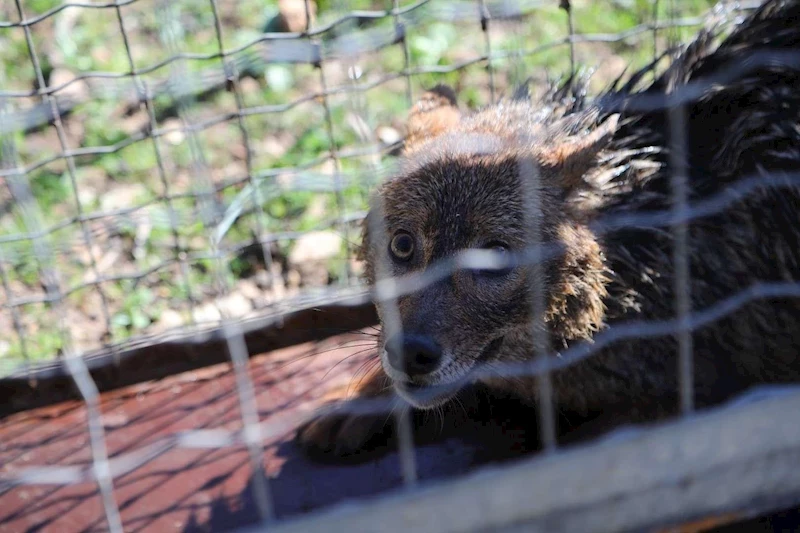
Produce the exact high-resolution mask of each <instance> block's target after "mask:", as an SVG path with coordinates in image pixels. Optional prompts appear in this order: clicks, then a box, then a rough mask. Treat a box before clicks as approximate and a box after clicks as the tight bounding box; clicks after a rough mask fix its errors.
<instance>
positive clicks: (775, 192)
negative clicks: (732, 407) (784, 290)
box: [299, 0, 800, 455]
mask: <svg viewBox="0 0 800 533" xmlns="http://www.w3.org/2000/svg"><path fill="white" fill-rule="evenodd" d="M798 45H800V2H798V1H797V0H768V1H767V2H765V4H763V5H762V6H761V7H760V8H759V9H758V10H757V11H756V12H755V13H753V14H752V15H750V16H749V17H748V18H746V19H745V20H744V21H743V22H741V23H740V24H739V25H737V26H736V27H735V28H734V30H733V31H732V32H731V34H730V35H729V36H728V37H727V38H725V39H724V40H723V41H722V42H721V43H719V42H718V37H717V31H716V29H714V28H711V29H708V30H706V31H703V32H702V33H701V34H700V35H699V36H698V37H697V39H696V40H695V41H694V42H693V43H691V44H690V45H689V46H688V47H687V48H685V49H684V50H683V51H682V52H681V53H680V54H679V55H678V56H677V57H676V58H675V59H674V61H673V63H672V65H671V66H670V68H669V69H668V70H667V71H666V72H665V73H664V74H662V75H661V76H660V77H658V78H657V79H656V80H655V81H654V82H652V84H650V85H649V86H647V87H644V88H641V87H639V85H641V79H642V78H643V77H644V75H645V74H649V73H650V72H651V71H652V69H653V68H654V66H651V67H648V68H646V69H644V70H643V71H640V72H639V73H637V74H634V75H633V76H631V77H630V79H629V81H628V82H626V83H624V84H623V83H621V82H619V81H618V82H617V83H615V84H614V86H613V87H612V88H611V89H610V90H608V91H607V92H605V93H603V94H601V95H599V96H597V97H596V98H594V99H592V101H591V102H589V101H587V100H586V99H585V98H584V97H583V96H582V94H583V88H582V87H581V86H580V83H579V82H578V81H576V80H574V79H572V80H570V82H568V83H567V84H566V85H565V86H562V87H560V88H557V89H553V90H551V91H550V92H549V93H548V94H547V95H546V96H545V97H544V98H543V99H542V100H541V101H537V102H533V101H531V99H530V98H529V97H527V95H526V92H525V91H519V92H518V93H517V94H516V95H514V97H513V98H510V99H506V100H503V101H500V102H499V103H497V104H495V105H492V106H490V107H488V108H485V109H483V110H480V111H477V112H475V113H473V114H462V113H461V112H460V110H459V109H458V105H457V102H456V98H455V94H454V93H453V91H452V90H451V89H449V88H447V87H442V86H439V87H436V88H434V89H432V90H430V91H428V92H427V93H426V94H425V95H423V97H422V98H421V99H420V101H418V102H417V104H416V105H415V106H414V108H413V109H412V110H411V113H410V116H409V121H408V137H407V140H406V145H405V149H404V153H403V155H402V157H401V162H400V165H399V170H398V172H397V173H396V174H395V175H394V176H393V177H392V178H391V179H389V180H387V181H386V182H384V183H383V184H382V185H381V186H380V187H379V188H378V190H377V191H376V192H375V195H376V202H375V205H378V206H380V208H379V209H373V211H372V212H370V214H369V216H368V218H367V221H366V223H365V230H364V244H363V255H364V258H365V260H366V264H367V269H366V275H367V278H368V281H370V282H371V283H374V282H375V281H376V280H377V279H378V277H380V276H385V275H391V276H405V275H409V274H413V273H419V272H424V271H426V269H429V268H430V267H431V266H433V265H436V264H438V263H440V262H441V261H445V260H447V259H448V258H453V257H455V256H456V255H457V254H459V253H460V252H463V251H464V250H473V249H486V250H491V251H492V252H494V256H496V257H500V258H501V259H502V258H503V257H510V258H519V257H522V254H524V253H525V251H526V250H530V249H532V247H536V246H539V247H540V248H541V249H548V250H551V252H552V253H549V254H544V255H543V260H542V261H540V262H539V263H538V264H531V263H530V261H528V262H525V261H512V260H509V261H508V262H506V263H503V265H505V266H502V267H501V268H498V269H483V270H480V269H466V268H465V269H456V270H454V271H452V272H451V273H450V274H449V275H447V276H445V277H443V278H441V279H437V280H436V281H434V282H433V283H431V284H427V285H424V286H422V287H421V288H419V289H418V290H416V291H413V292H410V293H405V294H402V295H400V296H399V297H398V298H397V299H396V302H395V303H396V307H390V306H389V303H387V302H377V303H376V306H377V309H378V314H379V316H380V317H381V320H382V323H383V325H384V327H383V329H382V335H381V338H380V339H379V341H378V346H377V348H378V350H377V354H376V357H379V358H380V359H381V365H380V368H378V369H377V370H376V371H375V372H374V373H373V375H371V376H370V377H369V379H366V380H364V383H363V385H362V386H361V390H360V394H361V395H364V396H371V395H379V394H397V395H399V396H400V397H402V398H403V399H404V400H405V401H406V402H408V403H409V404H411V405H412V406H413V407H415V408H416V409H420V410H425V409H430V408H433V407H439V406H441V405H443V404H445V403H447V402H448V401H450V400H451V399H452V397H453V396H454V395H456V394H458V393H459V390H461V388H462V385H463V384H464V383H467V382H470V381H480V382H481V383H482V384H483V385H484V386H485V387H486V388H488V389H489V390H491V391H497V392H498V393H502V394H503V395H510V396H512V397H514V398H516V399H517V400H518V401H519V403H520V404H522V405H527V406H531V407H533V406H535V405H536V402H537V400H538V398H539V392H540V391H539V388H538V387H539V385H538V383H539V382H538V381H537V379H536V378H535V377H533V376H525V375H513V376H507V375H503V373H502V368H503V366H504V365H506V364H507V363H520V362H526V361H530V360H532V358H534V357H536V356H537V353H538V352H540V351H541V350H542V349H549V350H550V351H552V352H554V353H555V354H556V356H557V355H558V354H559V353H561V352H563V351H565V350H568V349H569V348H571V347H574V346H578V345H580V344H582V343H592V342H593V339H594V338H595V337H596V335H597V334H598V332H601V331H603V330H606V329H608V328H613V327H614V326H615V324H620V323H624V322H627V321H631V320H642V321H666V320H672V319H674V318H675V316H676V307H675V301H676V292H675V281H676V276H677V271H676V265H675V262H674V260H673V258H674V253H673V252H674V246H675V242H674V237H673V235H674V234H673V233H672V232H671V231H670V227H669V226H668V225H663V224H661V225H657V224H654V223H649V222H643V223H636V224H634V225H625V226H622V227H612V228H610V229H608V230H606V231H600V230H599V229H598V228H600V226H599V225H598V223H599V222H600V221H602V220H605V219H607V218H608V217H612V218H613V217H614V216H624V215H634V214H647V213H653V212H669V210H670V209H671V207H672V190H673V189H672V182H671V179H672V176H673V174H674V173H675V172H684V173H685V175H686V178H687V182H686V183H687V188H688V191H687V192H688V199H689V202H690V203H695V202H698V201H702V200H703V199H704V198H708V197H709V196H713V195H717V194H720V193H723V192H724V191H726V190H729V188H731V187H734V186H736V184H737V183H741V182H742V180H745V179H750V180H752V179H756V180H758V179H763V180H766V179H767V178H768V177H770V176H772V177H773V178H774V177H775V176H790V175H792V173H795V172H797V171H798V170H800V70H799V69H798V68H797V67H798V65H794V66H792V65H789V64H786V63H785V62H781V61H776V60H774V59H773V60H771V61H761V62H758V61H757V58H756V56H754V58H755V59H753V60H752V68H748V69H743V70H742V71H741V72H739V73H738V74H737V75H736V76H733V77H732V78H729V79H726V80H724V81H722V82H719V83H712V81H713V76H715V75H717V74H718V73H719V72H721V71H723V70H724V69H726V68H727V69H729V68H731V67H735V66H737V65H741V59H742V57H743V54H748V53H753V54H765V53H766V54H769V53H774V52H786V51H791V50H793V49H794V50H795V51H797V52H800V49H798ZM796 57H800V53H799V54H798V56H796ZM697 87H700V91H699V93H697V94H695V95H694V96H692V97H691V98H687V99H686V100H685V101H683V103H682V108H681V110H680V112H681V113H682V116H683V119H684V120H683V123H684V124H683V125H684V126H685V128H684V129H683V131H682V134H683V135H684V137H683V139H682V140H683V148H682V153H681V154H679V155H680V157H678V158H671V157H670V156H671V153H670V151H671V150H674V148H673V141H674V139H673V138H672V137H671V135H670V126H671V120H674V119H675V116H676V115H672V116H671V115H670V110H669V109H668V108H667V107H666V105H665V103H666V100H667V98H668V97H669V95H671V94H672V93H674V94H677V95H680V94H681V92H682V90H685V89H687V88H692V89H693V90H697ZM654 97H655V98H657V97H661V105H657V106H646V105H643V104H642V103H643V102H649V101H653V98H654ZM648 98H649V100H648ZM672 155H674V154H672ZM675 161H683V164H684V167H685V168H678V167H675V166H674V162H675ZM764 183H765V184H764V185H763V186H756V187H755V188H754V189H752V190H750V191H749V192H747V194H741V195H740V196H738V197H736V199H735V200H733V201H731V202H730V203H729V204H727V205H726V206H725V208H724V209H722V210H719V211H716V212H713V213H710V214H709V213H705V214H704V215H703V216H701V217H697V218H692V219H691V220H690V221H689V222H688V227H687V240H686V244H687V245H686V260H687V261H688V272H689V276H688V290H689V294H690V305H691V308H692V309H693V310H704V309H708V308H710V307H712V306H714V305H715V304H718V303H719V302H721V301H722V300H724V299H725V298H727V297H730V296H731V295H733V294H735V293H738V292H740V291H742V290H744V289H747V288H748V287H751V286H752V285H753V284H754V283H757V282H768V283H769V282H786V281H798V280H800V209H798V208H800V186H798V185H796V184H797V183H800V181H796V182H794V183H795V185H792V184H791V183H789V182H787V183H784V184H783V185H782V186H780V187H771V186H767V184H766V181H765V182H764ZM532 287H540V289H539V290H538V291H537V290H532V289H531V288H532ZM537 298H538V300H537ZM537 302H538V304H537ZM389 320H392V321H395V322H399V324H397V326H398V327H395V328H391V327H387V326H388V321H389ZM394 330H396V331H394ZM544 339H546V342H543V340H544ZM691 341H692V346H691V347H692V350H693V365H694V367H693V375H694V380H693V391H692V393H693V397H694V399H695V401H696V403H697V405H698V406H699V407H704V406H708V405H712V404H714V403H718V402H721V401H723V400H725V399H726V398H729V397H730V396H732V395H734V394H736V393H739V392H741V391H743V390H745V389H746V388H748V387H750V386H752V385H754V384H758V383H780V382H792V381H800V362H798V359H797V357H798V349H800V299H795V298H791V297H788V296H771V297H764V298H753V299H750V300H748V301H745V302H744V303H742V304H741V305H738V306H736V307H735V309H732V310H730V312H728V313H726V314H725V315H724V316H722V317H721V318H718V319H716V320H713V321H710V322H708V323H704V324H701V325H700V326H699V327H696V328H694V329H693V330H692V333H691ZM678 352H679V350H678V341H677V340H676V337H675V336H674V335H666V336H659V337H654V338H637V337H633V338H631V337H628V338H621V339H619V340H617V341H615V342H611V343H606V344H604V345H603V346H602V347H599V349H598V350H597V351H596V352H595V353H593V354H592V355H591V356H590V357H587V358H585V359H582V360H581V361H579V362H577V363H575V364H571V365H567V366H563V367H561V368H559V369H558V370H555V371H553V372H552V374H551V380H552V389H553V399H554V402H555V404H556V407H557V408H558V410H559V411H568V412H575V413H578V414H580V415H581V416H591V415H592V414H593V413H604V414H608V413H615V414H618V415H619V416H620V417H621V418H622V419H625V420H652V419H657V418H659V417H663V416H666V415H669V414H671V413H675V412H677V410H678V409H679V405H680V402H679V371H678V360H679V357H678ZM479 370H480V371H479ZM428 390H430V391H431V392H430V393H427V394H426V391H428ZM381 419H382V420H385V416H384V417H381ZM534 425H535V424H534ZM376 431H377V429H376V422H375V419H371V418H370V417H365V416H358V415H347V414H340V415H330V416H326V417H322V418H318V419H316V420H313V421H312V422H311V423H309V424H308V425H306V426H305V427H304V428H302V429H301V431H300V433H299V439H300V442H301V443H302V444H303V445H304V446H305V447H306V448H308V449H313V450H316V451H322V452H324V453H329V454H333V455H348V454H354V453H358V452H359V450H362V449H363V448H364V447H365V446H366V445H367V443H368V442H369V440H370V437H371V436H372V435H373V434H374V433H375V432H376Z"/></svg>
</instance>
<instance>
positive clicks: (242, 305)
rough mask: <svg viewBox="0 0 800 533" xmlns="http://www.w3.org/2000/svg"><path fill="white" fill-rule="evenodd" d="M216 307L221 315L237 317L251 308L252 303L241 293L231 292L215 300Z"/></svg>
mask: <svg viewBox="0 0 800 533" xmlns="http://www.w3.org/2000/svg"><path fill="white" fill-rule="evenodd" d="M217 307H218V308H219V310H220V311H221V312H222V315H223V316H226V317H229V318H239V317H242V316H244V315H246V314H247V313H249V312H250V311H252V309H253V304H252V303H250V300H248V299H247V298H246V297H245V296H244V295H243V294H242V293H240V292H233V293H231V294H229V295H227V296H225V297H223V298H220V299H218V300H217Z"/></svg>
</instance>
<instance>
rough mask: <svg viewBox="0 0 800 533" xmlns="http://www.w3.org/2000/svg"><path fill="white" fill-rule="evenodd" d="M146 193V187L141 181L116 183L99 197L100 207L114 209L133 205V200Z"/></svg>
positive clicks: (106, 209) (107, 209) (104, 209)
mask: <svg viewBox="0 0 800 533" xmlns="http://www.w3.org/2000/svg"><path fill="white" fill-rule="evenodd" d="M146 194H147V188H146V187H145V186H144V185H142V184H141V183H123V184H118V185H116V186H114V187H112V188H111V189H109V190H108V192H106V193H105V194H103V196H102V198H100V209H101V210H103V211H115V210H117V209H122V208H125V207H130V206H132V205H134V203H135V201H136V200H137V199H138V198H140V197H142V196H144V195H146Z"/></svg>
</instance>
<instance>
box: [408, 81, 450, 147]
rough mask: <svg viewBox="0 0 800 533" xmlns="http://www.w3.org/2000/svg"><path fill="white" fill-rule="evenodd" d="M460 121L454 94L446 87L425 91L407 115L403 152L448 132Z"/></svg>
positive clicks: (439, 86) (440, 86)
mask: <svg viewBox="0 0 800 533" xmlns="http://www.w3.org/2000/svg"><path fill="white" fill-rule="evenodd" d="M460 119H461V112H460V111H459V109H458V102H457V101H456V93H455V91H453V89H452V88H450V87H449V86H447V85H437V86H435V87H433V88H431V89H428V90H427V91H425V93H424V94H423V95H422V96H421V97H420V98H419V100H417V102H416V103H415V104H414V106H413V107H412V108H411V111H410V112H409V114H408V120H407V121H406V130H407V132H408V135H407V136H406V140H405V146H404V150H405V152H410V151H412V150H413V149H414V147H415V146H416V145H418V144H420V143H422V142H423V141H426V140H428V139H432V138H433V137H436V136H437V135H441V134H442V133H444V132H446V131H448V130H449V129H450V128H452V127H453V126H455V125H456V124H457V123H458V121H459V120H460Z"/></svg>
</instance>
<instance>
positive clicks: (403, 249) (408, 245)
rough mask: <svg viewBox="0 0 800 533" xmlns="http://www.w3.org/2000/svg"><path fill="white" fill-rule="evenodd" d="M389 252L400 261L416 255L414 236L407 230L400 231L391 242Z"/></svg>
mask: <svg viewBox="0 0 800 533" xmlns="http://www.w3.org/2000/svg"><path fill="white" fill-rule="evenodd" d="M389 252H390V253H391V254H392V257H393V258H395V259H397V260H398V261H408V260H410V259H411V257H412V256H413V255H414V237H412V236H411V234H410V233H407V232H405V231H398V232H397V233H395V234H394V237H392V241H391V242H390V243H389Z"/></svg>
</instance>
